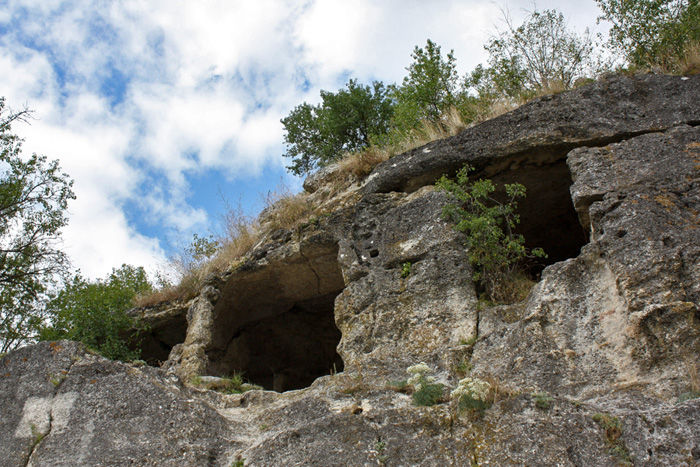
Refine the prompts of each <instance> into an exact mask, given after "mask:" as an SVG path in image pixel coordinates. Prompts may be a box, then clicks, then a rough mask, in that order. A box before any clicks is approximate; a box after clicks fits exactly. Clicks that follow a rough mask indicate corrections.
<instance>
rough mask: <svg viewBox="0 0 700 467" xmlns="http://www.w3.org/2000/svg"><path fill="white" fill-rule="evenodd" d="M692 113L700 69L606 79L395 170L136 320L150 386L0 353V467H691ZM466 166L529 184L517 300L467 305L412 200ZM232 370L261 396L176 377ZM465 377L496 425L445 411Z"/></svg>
mask: <svg viewBox="0 0 700 467" xmlns="http://www.w3.org/2000/svg"><path fill="white" fill-rule="evenodd" d="M698 102H700V75H697V76H693V77H688V78H682V77H668V76H657V75H644V76H634V77H612V78H607V79H603V80H601V81H599V82H597V83H594V84H592V85H589V86H586V87H583V88H580V89H578V90H575V91H571V92H566V93H562V94H559V95H555V96H549V97H545V98H540V99H537V100H535V101H533V102H531V103H530V104H528V105H526V106H524V107H522V108H521V109H518V110H516V111H514V112H512V113H510V114H507V115H504V116H502V117H499V118H497V119H494V120H492V121H489V122H486V123H484V124H481V125H478V126H475V127H473V128H471V129H469V130H467V131H465V132H463V133H462V134H460V135H457V136H456V137H453V138H449V139H446V140H443V141H438V142H434V143H431V144H429V145H427V146H425V147H423V148H418V149H416V150H414V151H411V152H408V153H406V154H404V155H400V156H397V157H395V158H394V159H391V160H390V161H388V162H386V163H384V164H381V165H380V166H378V167H377V168H376V170H375V171H374V173H373V174H372V175H370V177H369V178H368V179H367V180H366V181H365V183H364V185H362V186H361V187H359V185H353V186H351V187H350V188H348V189H346V190H345V192H344V193H343V194H342V200H341V201H340V202H336V203H335V204H334V202H333V200H331V201H329V202H328V203H327V204H324V209H325V208H327V207H328V206H334V207H333V209H332V210H330V211H329V212H327V214H326V215H323V216H321V217H319V218H317V219H315V220H314V221H313V222H309V223H307V224H305V225H302V226H300V227H298V228H296V229H294V230H289V231H285V230H277V231H275V232H270V233H268V234H266V235H265V236H264V237H263V238H262V239H261V241H260V242H259V243H258V244H257V246H256V247H255V248H254V250H253V251H252V252H251V253H250V254H249V255H248V257H247V258H246V260H245V261H244V262H243V263H242V264H241V265H239V266H238V267H237V268H235V269H233V270H231V271H229V272H227V273H225V274H222V275H221V276H216V277H211V278H210V279H209V280H207V283H206V284H205V286H204V287H203V288H202V290H201V292H200V294H199V295H198V297H196V298H195V299H194V300H193V301H192V302H191V303H189V304H188V305H187V306H186V307H180V308H177V309H175V308H169V309H168V308H167V307H166V308H162V309H161V308H154V309H152V310H141V311H140V312H142V314H143V319H144V320H146V321H147V322H149V323H151V324H152V327H151V329H152V330H153V333H152V335H151V336H150V340H148V339H147V340H146V341H145V342H146V344H147V345H146V346H145V347H144V352H145V353H147V354H149V353H152V354H154V355H153V356H152V357H153V358H150V359H149V360H151V361H155V360H162V356H163V355H165V354H169V357H168V360H167V361H166V362H165V363H164V364H163V368H162V369H155V368H149V367H141V368H134V367H133V366H130V365H124V364H121V363H116V362H110V361H107V360H104V359H102V358H99V357H96V356H93V355H90V354H88V353H86V352H84V351H83V350H82V349H81V348H80V347H79V346H77V345H76V344H71V343H58V344H55V343H54V344H48V343H43V344H39V345H37V346H32V347H27V348H24V349H21V350H19V351H17V352H14V353H11V354H10V355H8V356H6V357H4V358H3V359H2V360H0V365H1V366H2V368H3V372H0V391H1V392H0V398H2V400H1V401H0V402H1V404H0V416H1V417H0V424H1V425H0V463H1V464H2V465H8V466H25V465H28V463H29V465H34V466H40V465H122V464H127V463H129V462H132V463H133V464H135V465H164V466H169V465H173V466H175V465H177V466H180V465H226V466H230V465H232V464H233V465H240V464H241V463H243V462H244V465H246V466H275V465H323V466H345V465H352V466H355V465H357V466H370V465H396V466H414V465H422V466H450V465H452V466H463V465H480V466H488V465H492V466H504V465H532V466H539V465H542V466H545V465H546V466H550V465H562V466H581V467H583V466H586V467H588V466H615V465H635V466H647V465H648V466H666V465H668V466H695V465H698V463H699V462H700V430H698V428H697V427H698V426H700V398H698V397H697V396H700V380H699V378H698V370H699V369H700V361H699V360H698V355H700V233H699V232H700V127H698V124H700V106H699V105H698V104H697V103H698ZM465 162H469V163H470V164H472V165H474V166H476V167H477V169H478V171H479V173H478V174H477V176H489V177H492V178H493V180H494V181H495V182H496V183H497V184H499V186H500V185H501V184H503V183H511V182H514V181H518V182H520V183H523V184H525V186H526V187H527V190H528V197H527V199H526V200H524V201H523V202H522V203H521V206H520V207H521V209H520V211H519V212H520V215H521V220H522V224H521V226H520V228H519V231H520V232H521V233H523V234H524V235H525V237H526V239H527V240H528V246H530V247H534V246H541V247H544V248H545V250H546V251H547V252H548V253H549V255H550V257H549V259H548V261H547V263H546V264H540V265H532V269H531V274H532V276H533V278H535V279H538V280H539V282H538V283H537V284H536V285H535V286H534V287H533V288H532V290H531V291H530V293H529V296H528V297H527V299H526V300H524V301H522V302H519V303H514V304H511V305H493V304H489V303H486V302H483V301H479V300H478V299H477V290H476V288H475V285H474V284H473V283H472V271H471V268H470V266H469V262H468V260H467V251H466V250H465V247H464V238H463V237H461V234H459V233H457V232H455V231H454V230H453V229H452V228H451V226H450V225H448V224H447V223H445V221H443V220H442V219H441V216H440V212H441V207H442V206H443V205H444V203H445V198H444V195H443V194H442V193H440V192H436V191H435V190H434V189H433V188H432V187H429V186H426V185H429V184H432V182H433V181H434V179H435V178H436V177H437V176H439V175H441V174H442V173H452V172H454V171H455V170H456V169H457V168H459V167H461V166H462V165H463V164H464V163H465ZM334 174H336V172H334V169H332V168H330V169H328V170H327V171H325V172H324V173H320V174H319V175H317V176H316V177H315V178H313V177H312V179H310V181H309V183H308V187H307V190H309V191H315V192H316V193H315V194H314V195H312V196H317V195H318V194H319V193H324V192H325V191H328V192H330V191H332V190H328V187H327V186H326V185H327V184H328V183H334V180H335V179H334V177H335V175H334ZM324 190H325V191H324ZM502 195H503V193H502V191H501V192H499V191H497V192H496V194H495V196H497V197H498V196H502ZM270 214H271V213H269V212H268V213H267V214H266V215H270ZM172 328H178V329H179V331H177V332H175V331H174V330H173V329H172ZM147 337H148V336H147ZM155 353H157V354H158V355H159V356H158V357H156V356H155ZM421 361H423V362H425V363H426V364H428V366H429V367H430V368H431V370H432V372H431V376H432V377H434V378H435V379H436V381H437V382H439V383H440V384H443V385H444V388H443V397H442V399H441V400H440V401H439V402H438V403H437V404H436V405H434V406H432V407H417V406H415V405H413V401H412V397H411V395H410V391H411V388H409V389H405V388H404V389H402V384H401V380H404V381H405V380H406V379H407V378H408V376H409V375H408V373H407V368H408V367H409V366H411V365H413V364H416V363H419V362H421ZM237 372H243V376H244V377H245V378H248V379H249V380H251V382H253V383H257V384H259V385H260V386H262V387H264V388H265V390H252V391H249V392H246V393H244V394H239V395H223V394H219V393H216V392H213V391H207V390H203V389H197V388H189V387H186V386H185V385H183V384H182V383H181V382H180V381H181V380H184V381H185V382H189V381H190V380H191V378H192V377H193V376H200V377H204V380H205V382H208V383H212V384H211V386H212V387H215V386H216V384H214V383H215V382H217V381H219V379H218V377H221V376H227V375H230V374H232V373H237ZM466 375H469V376H471V377H476V378H480V379H483V380H485V381H488V382H490V384H491V385H492V388H493V391H492V396H493V400H492V402H493V403H492V405H491V406H490V407H489V408H486V409H484V410H460V408H459V407H458V401H456V400H452V398H451V397H450V392H451V390H452V389H454V388H455V387H456V386H457V384H458V380H459V379H460V378H463V377H465V376H466ZM52 381H55V383H54V382H52ZM543 401H544V402H543ZM32 425H34V427H35V428H34V429H32ZM42 435H43V437H42ZM81 456H82V457H81Z"/></svg>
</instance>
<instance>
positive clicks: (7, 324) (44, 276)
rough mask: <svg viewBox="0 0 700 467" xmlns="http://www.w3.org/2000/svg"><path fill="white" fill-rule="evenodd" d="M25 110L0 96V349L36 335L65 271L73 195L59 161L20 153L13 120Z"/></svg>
mask: <svg viewBox="0 0 700 467" xmlns="http://www.w3.org/2000/svg"><path fill="white" fill-rule="evenodd" d="M29 116H30V114H29V111H28V110H26V109H25V110H22V111H19V112H14V111H12V110H11V109H9V108H8V107H6V105H5V99H4V98H0V351H2V352H6V351H8V350H11V349H14V348H15V347H17V346H18V345H20V344H21V343H23V342H25V341H26V340H28V339H32V338H33V337H35V336H36V332H37V330H38V327H39V325H40V324H41V321H42V317H41V314H40V312H39V311H38V310H39V307H38V300H39V299H40V298H41V297H42V295H43V294H44V293H45V292H46V290H47V287H49V286H50V285H51V284H52V283H54V282H55V280H56V279H57V278H58V277H59V276H60V275H61V274H62V273H64V272H65V271H66V270H67V263H68V261H67V258H66V256H65V254H64V253H63V252H62V251H60V249H59V248H58V247H59V243H58V241H59V237H60V230H61V228H62V227H64V226H65V225H66V223H67V222H68V219H67V217H66V216H65V210H66V208H67V206H68V201H70V200H71V199H74V198H75V195H74V193H73V190H72V185H73V181H72V180H71V179H70V178H69V177H68V175H67V174H65V173H62V172H61V168H60V167H59V165H58V161H51V162H49V161H47V158H46V157H45V156H38V155H36V154H32V155H31V156H30V157H28V158H25V157H23V156H22V139H20V138H19V137H18V136H17V135H15V134H13V133H12V124H13V123H15V122H23V121H26V120H27V118H28V117H29Z"/></svg>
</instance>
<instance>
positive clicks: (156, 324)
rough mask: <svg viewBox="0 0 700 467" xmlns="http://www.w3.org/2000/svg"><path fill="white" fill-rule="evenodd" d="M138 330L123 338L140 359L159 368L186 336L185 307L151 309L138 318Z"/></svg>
mask: <svg viewBox="0 0 700 467" xmlns="http://www.w3.org/2000/svg"><path fill="white" fill-rule="evenodd" d="M139 322H140V327H139V330H138V331H137V332H136V333H135V334H133V335H131V336H125V339H126V340H127V341H128V342H129V346H130V348H131V349H132V350H138V351H139V352H140V358H141V359H142V360H144V361H145V362H146V363H148V364H149V365H151V366H159V365H160V364H161V363H163V362H165V361H166V360H167V359H168V357H169V356H170V351H171V350H172V349H173V347H175V346H176V345H177V344H181V343H183V342H184V341H185V337H186V335H187V306H186V305H180V306H178V305H175V306H166V307H165V309H163V310H157V309H151V310H149V312H148V313H147V314H146V315H145V316H139Z"/></svg>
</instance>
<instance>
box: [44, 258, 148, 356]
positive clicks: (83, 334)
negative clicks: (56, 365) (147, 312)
mask: <svg viewBox="0 0 700 467" xmlns="http://www.w3.org/2000/svg"><path fill="white" fill-rule="evenodd" d="M152 289H153V287H152V285H151V283H150V282H149V281H148V277H147V276H146V271H144V269H143V268H141V267H139V268H136V267H134V266H129V265H126V264H125V265H122V267H121V268H119V269H114V270H112V273H111V274H110V275H109V276H108V277H107V278H106V279H104V280H97V281H94V282H93V281H90V280H88V279H85V278H83V277H82V276H81V275H80V274H76V275H75V276H74V277H73V279H72V280H71V281H70V282H68V283H67V284H66V285H65V286H64V288H63V289H62V290H60V291H59V292H58V293H56V294H55V295H53V296H52V297H51V299H50V300H49V301H48V303H47V304H46V308H45V312H46V316H47V317H48V318H49V319H50V324H49V325H46V326H44V327H43V328H42V329H41V330H40V332H39V339H40V340H59V339H69V340H75V341H80V342H82V343H83V344H85V345H86V346H87V347H88V348H90V349H92V350H94V351H96V352H98V353H99V354H101V355H103V356H104V357H107V358H112V359H118V360H124V361H129V360H134V359H137V358H138V357H139V351H138V350H132V349H131V348H130V346H129V342H128V341H129V339H130V338H131V337H133V336H130V332H133V331H135V324H136V323H135V321H134V319H133V318H131V317H129V316H128V315H127V311H128V310H129V309H130V308H131V307H132V306H133V301H134V298H135V297H136V296H137V295H139V294H141V293H144V292H148V291H150V290H152Z"/></svg>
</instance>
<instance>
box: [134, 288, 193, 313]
mask: <svg viewBox="0 0 700 467" xmlns="http://www.w3.org/2000/svg"><path fill="white" fill-rule="evenodd" d="M183 296H184V294H183V293H182V291H180V290H178V288H177V287H163V288H160V289H158V290H154V291H153V292H149V293H147V294H143V295H139V296H137V297H136V298H135V299H134V303H133V305H134V306H135V307H137V308H146V307H151V306H155V305H159V304H161V303H167V302H172V301H175V300H181V299H182V298H183Z"/></svg>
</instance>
